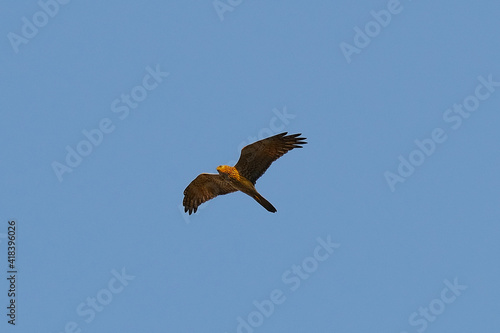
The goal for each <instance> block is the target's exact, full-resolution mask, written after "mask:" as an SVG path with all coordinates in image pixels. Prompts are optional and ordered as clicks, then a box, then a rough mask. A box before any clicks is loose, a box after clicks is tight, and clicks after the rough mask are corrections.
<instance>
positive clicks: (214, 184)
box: [182, 173, 236, 215]
mask: <svg viewBox="0 0 500 333" xmlns="http://www.w3.org/2000/svg"><path fill="white" fill-rule="evenodd" d="M234 191H236V189H235V188H234V187H232V186H231V184H229V183H227V182H226V181H224V179H223V178H222V177H221V176H220V175H218V174H213V173H202V174H200V175H198V177H196V178H195V179H194V180H193V181H192V182H191V183H190V184H189V185H188V186H187V187H186V189H185V190H184V200H183V201H182V204H183V205H184V212H187V211H189V215H191V213H196V210H198V206H199V205H201V204H202V203H204V202H205V201H208V200H210V199H213V198H215V197H216V196H218V195H222V194H227V193H231V192H234Z"/></svg>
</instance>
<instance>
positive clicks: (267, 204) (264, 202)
mask: <svg viewBox="0 0 500 333" xmlns="http://www.w3.org/2000/svg"><path fill="white" fill-rule="evenodd" d="M253 198H254V199H255V201H257V202H258V203H259V204H261V206H262V207H264V208H265V209H267V210H268V211H270V212H271V213H276V208H274V206H273V205H272V204H271V203H270V202H269V201H267V200H266V199H265V198H264V197H263V196H262V195H260V194H259V193H256V194H255V195H254V196H253Z"/></svg>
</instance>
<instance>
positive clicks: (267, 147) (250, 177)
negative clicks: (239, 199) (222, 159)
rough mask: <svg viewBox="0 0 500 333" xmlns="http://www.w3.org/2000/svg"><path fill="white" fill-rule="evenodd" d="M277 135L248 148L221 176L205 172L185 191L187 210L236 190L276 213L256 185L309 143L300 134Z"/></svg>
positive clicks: (220, 170) (189, 210) (221, 172)
mask: <svg viewBox="0 0 500 333" xmlns="http://www.w3.org/2000/svg"><path fill="white" fill-rule="evenodd" d="M286 134H287V133H286V132H285V133H281V134H277V135H275V136H272V137H270V138H267V139H263V140H260V141H257V142H255V143H252V144H250V145H248V146H245V147H244V148H243V149H242V150H241V156H240V159H239V160H238V162H237V163H236V165H235V166H234V167H232V166H228V165H220V166H218V167H217V171H218V174H210V173H202V174H200V175H198V177H196V178H195V179H194V180H193V181H192V182H191V183H190V184H189V185H188V187H186V189H185V190H184V200H183V205H184V211H185V212H189V214H191V213H193V212H194V213H196V210H197V209H198V206H199V205H201V204H202V203H203V202H205V201H208V200H210V199H212V198H215V197H216V196H218V195H223V194H227V193H231V192H235V191H241V192H243V193H245V194H247V195H249V196H251V197H252V198H254V199H255V201H257V202H258V203H259V204H261V205H262V206H263V207H264V208H265V209H267V210H268V211H270V212H272V213H275V212H276V208H274V206H273V205H272V204H271V203H270V202H269V201H267V200H266V199H265V198H264V197H263V196H262V195H261V194H260V193H259V192H257V189H256V188H255V182H256V181H257V179H258V178H259V177H260V176H262V174H264V172H265V171H266V170H267V168H269V166H270V165H271V163H272V162H274V161H275V160H277V159H278V158H279V157H281V156H283V155H284V154H286V153H287V152H288V151H289V150H292V149H293V148H302V146H301V145H302V144H306V143H307V142H305V141H304V140H305V138H299V136H300V134H293V135H286Z"/></svg>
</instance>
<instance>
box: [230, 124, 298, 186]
mask: <svg viewBox="0 0 500 333" xmlns="http://www.w3.org/2000/svg"><path fill="white" fill-rule="evenodd" d="M286 134H287V132H284V133H280V134H277V135H275V136H272V137H270V138H267V139H263V140H260V141H257V142H255V143H252V144H250V145H248V146H245V147H243V149H242V150H241V155H240V159H239V160H238V163H236V165H235V166H234V167H235V168H236V170H238V172H239V173H240V175H242V176H243V177H245V178H246V179H248V180H250V181H251V182H252V183H253V184H255V182H256V181H257V179H259V177H260V176H262V175H263V174H264V172H266V170H267V168H269V166H270V165H271V163H273V162H274V161H276V160H277V159H278V158H280V157H281V156H283V155H284V154H286V153H287V152H288V151H289V150H292V149H293V148H302V146H301V145H303V144H306V143H307V142H305V141H304V140H305V139H306V138H300V135H302V133H299V134H292V135H286Z"/></svg>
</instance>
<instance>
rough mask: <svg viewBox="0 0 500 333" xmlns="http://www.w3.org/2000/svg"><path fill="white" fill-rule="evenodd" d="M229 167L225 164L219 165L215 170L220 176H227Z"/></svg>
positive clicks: (229, 171)
mask: <svg viewBox="0 0 500 333" xmlns="http://www.w3.org/2000/svg"><path fill="white" fill-rule="evenodd" d="M230 169H231V167H230V166H227V165H219V166H218V167H217V171H218V172H219V175H221V176H222V177H227V176H228V175H229V174H230V173H231V170H230Z"/></svg>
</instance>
